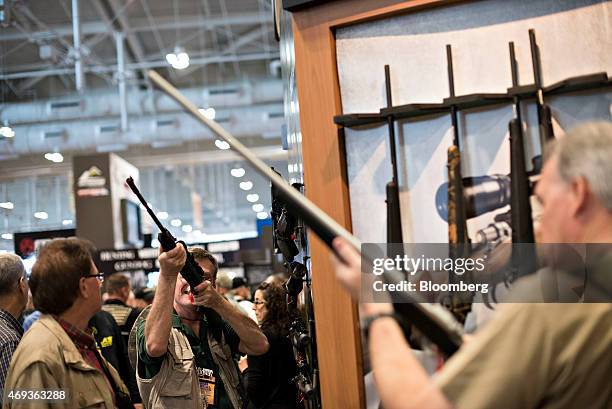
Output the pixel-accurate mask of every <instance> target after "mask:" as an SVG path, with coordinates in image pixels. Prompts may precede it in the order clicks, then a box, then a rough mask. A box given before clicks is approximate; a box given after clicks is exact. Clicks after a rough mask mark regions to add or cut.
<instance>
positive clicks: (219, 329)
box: [0, 123, 612, 409]
mask: <svg viewBox="0 0 612 409" xmlns="http://www.w3.org/2000/svg"><path fill="white" fill-rule="evenodd" d="M611 175H612V124H611V123H591V124H585V125H582V126H580V127H578V128H576V129H575V130H573V131H572V132H569V133H568V134H567V135H566V136H565V137H563V138H562V139H560V140H558V141H557V142H555V143H554V144H553V145H552V146H550V150H549V152H548V155H547V160H546V161H545V164H544V167H543V170H542V174H541V178H540V180H539V182H538V184H537V187H536V189H535V194H536V197H537V198H538V200H539V201H540V202H541V205H542V215H541V219H540V223H539V226H538V228H539V231H538V237H539V240H540V241H541V242H542V243H608V244H610V243H612V182H611V180H612V179H611V178H610V176H611ZM333 247H334V251H335V253H336V255H338V256H339V258H336V257H334V256H333V261H334V263H335V266H336V273H337V277H338V279H339V281H340V282H341V283H342V284H343V285H344V286H345V288H346V289H347V291H348V292H349V293H350V294H351V295H352V296H353V297H354V299H355V300H356V301H358V300H359V294H360V285H361V274H362V273H361V268H360V267H361V266H360V263H361V258H360V254H359V252H358V251H357V249H354V248H353V247H351V245H350V244H349V243H348V242H346V241H344V240H343V239H341V238H336V239H335V240H334V242H333ZM93 251H94V249H93V247H92V245H91V244H90V243H89V242H87V241H85V240H82V239H79V238H68V239H55V240H52V241H51V242H49V243H48V244H46V245H45V246H44V247H42V249H41V250H40V251H39V254H38V258H37V261H36V263H35V264H34V266H33V268H32V272H31V275H30V277H29V278H28V276H27V274H26V271H25V269H24V266H23V263H22V262H21V259H20V258H19V257H17V256H16V255H11V254H4V255H0V396H1V397H2V398H3V401H2V408H3V409H9V408H17V407H24V408H28V407H31V408H39V407H50V408H51V407H53V408H76V407H106V408H113V407H117V408H122V409H123V408H140V407H145V408H194V409H195V408H202V407H210V408H214V409H242V408H248V409H260V408H272V409H289V408H299V407H301V406H300V402H299V394H298V390H297V389H296V386H295V384H294V383H293V381H292V380H293V379H294V377H295V375H296V372H297V366H296V361H295V358H294V355H293V350H292V344H291V341H290V339H289V336H288V335H289V328H290V325H291V321H292V319H293V318H294V317H292V316H291V314H290V312H289V310H288V307H287V289H286V288H285V286H284V284H285V283H284V279H283V278H282V277H279V276H276V275H275V276H270V277H269V278H268V279H267V280H265V281H264V282H262V283H261V284H260V285H259V287H258V288H257V289H256V291H255V293H254V294H251V292H250V289H249V287H248V285H247V283H246V282H245V281H244V279H242V278H233V279H232V278H230V277H229V276H227V275H226V274H221V273H219V266H218V263H217V260H216V259H215V257H214V256H213V255H212V254H211V253H209V252H208V251H206V250H205V249H203V248H199V247H194V248H190V249H188V250H185V248H184V247H183V246H176V247H175V248H174V249H172V250H169V251H163V249H160V254H159V257H158V260H159V265H160V274H159V280H158V285H157V288H156V290H155V292H154V294H153V292H152V291H150V290H143V291H137V293H138V294H139V297H138V299H136V298H135V297H133V296H132V295H131V294H132V291H131V286H130V281H129V279H128V278H127V277H125V276H123V275H120V274H114V275H111V276H110V277H105V275H104V274H103V273H102V272H100V271H98V269H97V267H96V265H95V263H94V261H93ZM187 251H188V252H189V253H190V254H191V256H193V259H194V260H195V261H196V262H197V264H198V265H199V267H200V268H201V271H202V274H203V276H202V279H203V282H202V283H201V284H199V285H198V286H196V287H195V288H191V287H190V284H189V283H188V282H187V281H186V280H185V278H184V277H183V276H182V275H181V271H182V269H183V267H184V265H185V263H186V260H187V254H188V253H187ZM611 257H612V252H609V251H603V252H600V253H598V254H597V257H596V260H595V263H594V264H593V265H592V266H591V267H593V268H592V269H591V270H589V272H588V274H587V276H586V277H585V280H584V282H585V285H584V287H583V288H581V289H579V292H580V294H579V297H580V299H581V300H582V301H584V302H583V303H578V304H577V303H571V304H569V303H567V304H552V303H548V304H545V303H538V302H532V303H523V304H520V303H515V304H508V305H504V306H501V307H500V308H499V312H497V313H496V314H495V316H494V317H493V318H492V319H491V321H490V322H489V323H488V324H487V325H486V326H484V328H482V329H481V330H479V331H477V332H476V333H475V334H474V335H473V336H472V337H471V338H470V339H469V340H467V339H466V340H465V342H464V343H463V345H462V347H461V348H460V349H459V351H458V352H457V353H455V354H454V355H453V356H452V357H451V358H450V359H449V360H448V361H446V362H445V363H444V364H443V365H439V368H438V370H437V372H436V373H435V375H434V376H433V377H431V376H430V374H428V373H427V372H426V370H425V369H424V368H423V366H422V365H421V363H420V362H419V361H418V360H417V359H416V358H415V356H414V354H413V352H412V350H411V345H409V343H408V342H407V341H406V339H405V337H404V333H403V331H402V328H401V325H400V322H398V320H400V321H401V320H402V319H404V318H405V317H398V316H397V315H396V314H394V312H393V307H392V305H390V304H385V303H362V304H360V308H361V317H362V318H363V319H364V324H363V326H364V330H365V332H366V334H367V337H366V340H367V348H369V359H370V365H371V367H372V369H373V372H374V378H375V380H376V387H377V391H378V393H379V395H380V398H381V401H382V405H383V406H384V407H385V408H386V409H392V408H428V407H429V408H452V407H458V408H470V409H474V408H475V409H478V408H492V407H503V408H521V409H525V408H574V407H589V408H610V407H611V405H612V383H611V382H610V376H611V374H612V360H611V359H610V357H611V356H612V326H611V325H610V324H611V323H612V306H611V304H610V302H609V301H610V298H609V297H608V298H607V299H598V302H588V301H589V300H588V297H587V295H588V294H587V292H588V288H589V286H590V287H591V288H592V287H593V286H594V285H595V284H596V285H597V286H598V287H599V288H598V290H599V291H600V293H603V294H607V295H608V296H609V295H610V294H611V293H612V288H611V285H610V283H611V280H610V276H609V266H610V262H611V261H612V258H611ZM536 279H537V277H536V276H535V275H531V276H526V277H523V278H521V279H520V280H519V281H518V282H517V283H516V285H515V286H514V289H513V290H521V291H524V290H525V289H528V290H530V289H534V288H536V287H537V286H538V285H539V284H538V283H537V281H534V280H536ZM103 281H105V283H104V285H103ZM577 291H578V290H577ZM29 294H31V299H32V306H31V307H30V308H28V301H29ZM136 305H138V306H139V307H138V308H135V306H136ZM27 308H28V309H30V310H31V311H28V313H27V314H25V313H24V312H25V311H26V309H27ZM33 308H35V310H33ZM44 391H53V392H55V394H54V395H52V396H51V397H49V396H47V398H48V399H43V398H41V396H42V395H33V394H34V393H36V392H40V393H42V392H44ZM24 393H25V394H24Z"/></svg>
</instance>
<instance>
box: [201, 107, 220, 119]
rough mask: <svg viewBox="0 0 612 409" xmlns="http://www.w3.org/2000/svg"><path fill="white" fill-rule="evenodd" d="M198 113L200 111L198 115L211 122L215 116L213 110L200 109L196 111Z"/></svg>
mask: <svg viewBox="0 0 612 409" xmlns="http://www.w3.org/2000/svg"><path fill="white" fill-rule="evenodd" d="M198 111H200V113H201V114H202V115H204V116H205V117H206V118H208V119H210V120H213V119H215V115H216V114H217V112H216V111H215V108H212V107H210V108H200V109H198Z"/></svg>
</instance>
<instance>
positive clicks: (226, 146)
mask: <svg viewBox="0 0 612 409" xmlns="http://www.w3.org/2000/svg"><path fill="white" fill-rule="evenodd" d="M215 145H216V146H217V148H219V149H221V150H225V149H229V148H230V144H229V143H227V142H225V141H222V140H221V139H217V140H215Z"/></svg>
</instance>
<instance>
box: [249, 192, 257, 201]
mask: <svg viewBox="0 0 612 409" xmlns="http://www.w3.org/2000/svg"><path fill="white" fill-rule="evenodd" d="M247 200H248V201H249V202H251V203H255V202H256V201H258V200H259V195H258V194H257V193H251V194H249V195H247Z"/></svg>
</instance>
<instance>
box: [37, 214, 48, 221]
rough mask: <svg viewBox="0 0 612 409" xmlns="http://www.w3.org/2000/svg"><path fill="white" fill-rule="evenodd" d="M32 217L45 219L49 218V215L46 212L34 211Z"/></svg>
mask: <svg viewBox="0 0 612 409" xmlns="http://www.w3.org/2000/svg"><path fill="white" fill-rule="evenodd" d="M34 217H36V218H37V219H42V220H46V219H48V218H49V215H48V214H47V212H36V213H34Z"/></svg>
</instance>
